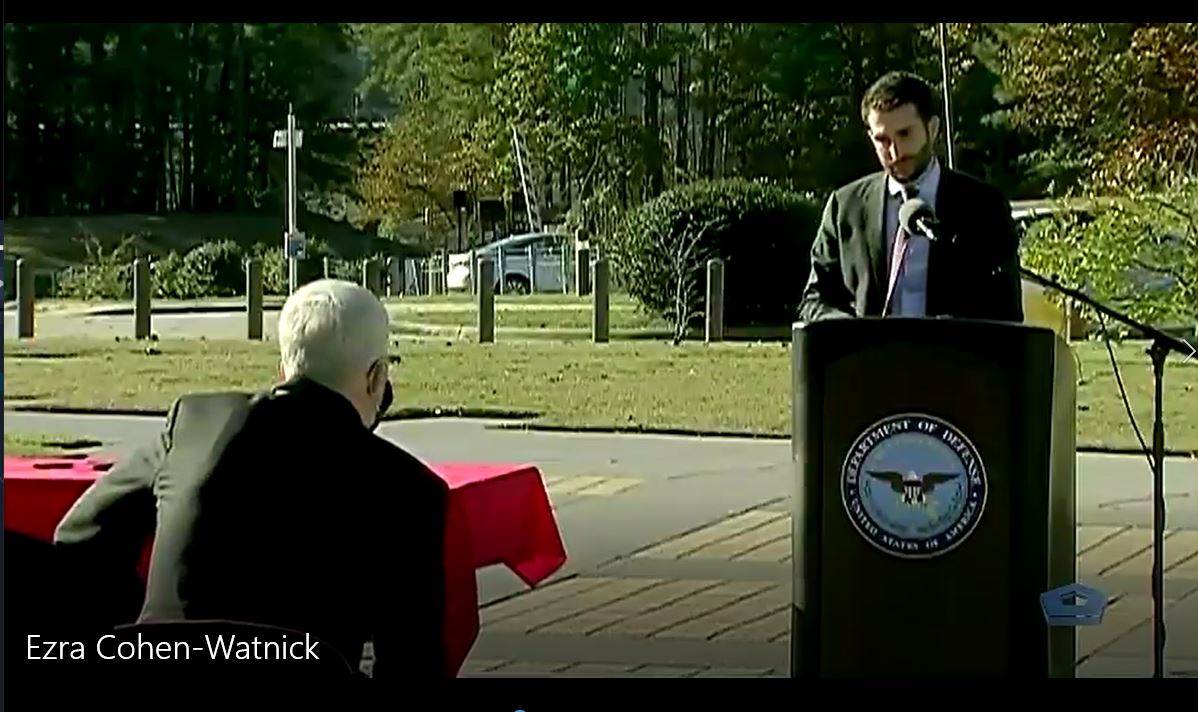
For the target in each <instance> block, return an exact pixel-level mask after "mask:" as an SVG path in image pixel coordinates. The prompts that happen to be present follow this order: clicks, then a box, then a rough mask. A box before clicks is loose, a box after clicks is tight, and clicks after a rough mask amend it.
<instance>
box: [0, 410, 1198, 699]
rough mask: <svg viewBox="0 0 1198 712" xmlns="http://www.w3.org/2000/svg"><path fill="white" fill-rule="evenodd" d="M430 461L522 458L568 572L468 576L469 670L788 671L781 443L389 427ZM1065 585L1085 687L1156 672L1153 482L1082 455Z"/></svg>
mask: <svg viewBox="0 0 1198 712" xmlns="http://www.w3.org/2000/svg"><path fill="white" fill-rule="evenodd" d="M160 423H161V419H159V418H138V417H114V416H54V415H45V414H37V413H5V427H6V428H7V429H8V430H10V431H20V430H25V431H32V432H55V433H64V434H68V433H73V434H78V435H86V436H89V437H97V438H99V439H101V440H104V441H105V442H110V443H112V445H111V446H110V450H111V451H112V452H114V453H120V452H127V451H128V450H129V449H130V448H131V447H133V446H134V445H136V444H137V443H139V442H143V441H145V440H147V439H149V438H151V437H153V435H154V434H155V432H156V431H157V428H158V427H159V425H160ZM379 432H380V434H382V435H384V436H385V437H388V438H391V439H393V440H395V441H396V442H398V443H400V444H402V445H404V446H405V447H407V448H409V449H410V450H411V451H412V452H413V453H414V454H416V455H417V456H419V457H421V458H423V459H425V460H428V461H442V462H444V461H488V462H528V463H533V464H535V465H537V466H538V467H539V468H540V469H541V471H542V472H543V473H544V475H545V479H546V484H547V489H548V491H549V493H550V497H551V499H552V501H553V503H554V506H555V511H556V515H557V518H558V523H559V527H560V529H561V532H562V537H563V539H564V541H565V544H566V548H567V551H568V552H569V556H570V560H569V562H568V563H567V565H566V566H565V567H564V568H563V569H562V570H561V571H560V572H558V573H557V574H556V575H555V576H553V577H551V579H550V580H549V581H547V582H545V583H543V584H542V585H541V586H540V587H538V588H537V589H536V590H532V591H530V590H528V589H527V588H526V587H525V586H524V585H523V584H522V583H521V582H520V581H519V580H518V579H517V578H516V577H515V576H514V575H513V574H512V573H511V572H509V571H506V570H505V569H502V568H491V569H487V570H484V571H480V572H479V577H478V579H479V589H480V605H481V606H482V620H483V631H482V635H481V636H480V639H479V641H478V642H477V644H476V646H475V649H474V651H473V653H472V655H471V658H470V660H469V662H468V664H467V668H466V671H465V673H466V674H468V675H488V676H493V675H558V676H561V675H565V676H575V675H576V676H592V675H600V676H670V677H674V676H725V675H733V676H744V675H749V676H766V677H785V676H786V675H787V674H788V670H789V664H788V636H789V614H788V613H787V609H786V607H787V606H788V605H789V602H790V600H791V599H790V594H791V592H790V560H789V556H790V520H789V507H790V501H789V496H790V491H791V488H792V478H793V469H792V467H791V464H790V444H789V443H788V442H785V441H752V440H741V439H734V438H681V437H668V436H633V435H605V434H598V433H590V434H568V433H544V432H524V431H512V430H496V429H492V428H489V427H488V424H487V423H485V422H480V421H463V420H450V419H445V420H431V421H408V422H392V423H386V424H384V425H383V426H381V427H380V429H379ZM1077 463H1078V472H1077V521H1078V525H1079V527H1078V571H1079V574H1078V578H1079V580H1080V581H1081V582H1083V583H1087V584H1090V585H1094V586H1097V587H1098V588H1099V589H1101V590H1103V591H1105V592H1106V593H1107V594H1108V595H1110V596H1111V597H1112V598H1113V603H1112V605H1111V606H1110V608H1109V610H1108V612H1107V614H1106V616H1105V618H1104V620H1103V623H1102V624H1101V625H1099V626H1095V627H1091V628H1082V629H1080V630H1079V650H1078V660H1079V662H1080V665H1079V668H1078V673H1079V675H1081V676H1083V677H1108V676H1148V675H1150V674H1151V628H1150V626H1149V617H1150V615H1151V610H1152V604H1151V598H1150V586H1149V581H1150V578H1149V576H1150V571H1151V561H1152V554H1151V548H1150V546H1151V532H1150V530H1149V529H1148V527H1150V526H1151V521H1152V514H1151V512H1152V509H1151V497H1150V495H1151V472H1150V471H1149V469H1148V466H1147V463H1146V462H1145V460H1144V458H1143V457H1138V456H1120V455H1088V454H1079V455H1078V458H1077ZM1165 482H1166V499H1167V503H1168V519H1167V522H1168V524H1167V526H1168V531H1167V538H1166V540H1165V549H1164V553H1165V564H1166V568H1167V572H1166V591H1165V593H1166V599H1167V602H1168V609H1167V612H1166V623H1167V627H1168V650H1167V662H1168V667H1167V670H1168V671H1169V673H1170V674H1172V675H1178V676H1181V675H1198V461H1195V460H1189V459H1169V460H1167V462H1166V466H1165Z"/></svg>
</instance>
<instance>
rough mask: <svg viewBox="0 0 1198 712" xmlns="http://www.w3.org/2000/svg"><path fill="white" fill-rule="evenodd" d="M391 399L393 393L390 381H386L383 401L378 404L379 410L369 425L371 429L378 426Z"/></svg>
mask: <svg viewBox="0 0 1198 712" xmlns="http://www.w3.org/2000/svg"><path fill="white" fill-rule="evenodd" d="M393 400H395V393H393V392H392V390H391V381H387V385H386V386H384V387H383V402H382V403H380V404H379V412H378V414H377V415H375V417H374V423H372V424H371V426H370V430H371V431H373V430H374V429H375V428H377V427H379V423H381V422H382V421H383V416H384V415H386V414H387V410H388V409H389V408H390V407H391V402H392V401H393Z"/></svg>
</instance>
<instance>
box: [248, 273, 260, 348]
mask: <svg viewBox="0 0 1198 712" xmlns="http://www.w3.org/2000/svg"><path fill="white" fill-rule="evenodd" d="M245 321H246V324H245V332H246V333H245V335H246V338H248V339H250V340H251V341H261V340H262V261H261V260H254V259H250V260H246V262H245Z"/></svg>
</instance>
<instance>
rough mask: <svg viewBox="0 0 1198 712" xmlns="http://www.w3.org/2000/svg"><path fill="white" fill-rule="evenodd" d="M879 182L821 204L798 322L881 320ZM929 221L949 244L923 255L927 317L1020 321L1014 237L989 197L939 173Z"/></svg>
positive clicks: (883, 242)
mask: <svg viewBox="0 0 1198 712" xmlns="http://www.w3.org/2000/svg"><path fill="white" fill-rule="evenodd" d="M885 198H886V178H885V174H883V173H881V172H879V173H874V174H873V175H869V176H866V177H865V178H861V179H859V180H857V181H854V182H853V183H850V184H848V185H846V186H844V187H842V188H840V189H839V190H837V191H836V192H835V193H833V194H832V196H831V197H830V198H829V199H828V202H827V205H826V206H825V208H824V215H823V220H822V222H821V224H820V227H819V232H818V233H817V235H816V238H815V242H814V243H813V244H812V247H811V272H810V274H809V275H808V278H807V284H806V287H805V289H804V291H803V297H802V301H801V303H800V306H799V314H798V319H799V320H800V321H816V320H818V319H826V318H834V317H851V316H881V315H882V308H883V306H884V304H885V301H886V287H887V285H888V284H889V271H890V252H889V250H888V249H887V242H888V241H887V237H888V236H887V235H885V234H884V230H885V227H884V225H885V213H884V211H885V207H886V200H885ZM936 217H937V218H938V219H939V221H940V222H941V224H942V225H943V226H944V228H945V230H944V232H945V233H947V234H948V235H949V236H950V237H951V238H952V242H951V243H948V244H946V243H945V242H943V241H938V242H933V243H932V244H931V245H930V249H929V253H928V284H927V314H926V315H927V316H929V317H936V316H952V317H958V318H964V319H993V320H998V321H1015V322H1021V321H1023V296H1022V287H1021V283H1020V277H1019V271H1018V267H1019V237H1018V233H1017V232H1016V230H1015V226H1014V222H1013V221H1012V219H1011V208H1010V204H1009V203H1008V202H1007V200H1006V198H1004V197H1003V195H1002V193H1000V192H999V191H998V190H997V189H995V188H994V187H992V186H989V185H987V184H985V183H983V182H981V181H979V180H977V179H976V178H973V177H970V176H968V175H966V174H964V173H960V172H957V171H953V170H949V169H948V168H944V167H942V168H941V175H940V187H939V189H938V191H937V193H936Z"/></svg>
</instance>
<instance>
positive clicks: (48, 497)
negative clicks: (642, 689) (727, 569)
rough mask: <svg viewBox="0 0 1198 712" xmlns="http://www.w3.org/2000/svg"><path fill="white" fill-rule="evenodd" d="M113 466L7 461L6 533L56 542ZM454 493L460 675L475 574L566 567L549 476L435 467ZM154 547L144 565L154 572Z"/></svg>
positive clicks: (449, 572) (450, 640)
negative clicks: (61, 526)
mask: <svg viewBox="0 0 1198 712" xmlns="http://www.w3.org/2000/svg"><path fill="white" fill-rule="evenodd" d="M111 466H112V461H111V460H100V459H92V458H79V459H52V458H19V457H8V456H5V457H4V528H5V530H11V531H16V532H20V533H22V534H26V535H28V536H33V537H36V538H39V539H43V540H46V541H50V540H51V539H52V538H53V536H54V529H55V527H57V526H58V522H59V521H60V520H61V519H62V517H63V515H64V514H66V512H67V510H68V509H70V507H71V505H72V504H74V502H75V500H76V499H78V498H79V496H80V495H82V494H83V492H84V490H86V489H87V488H88V487H89V486H90V485H91V483H92V482H94V481H95V480H96V478H97V477H99V476H101V475H103V474H104V472H105V471H107V470H108V469H109V468H110V467H111ZM429 467H430V468H431V469H432V470H433V471H434V472H436V473H437V474H438V475H440V476H441V478H442V479H444V480H445V481H446V483H448V484H449V487H450V504H449V516H448V522H447V525H446V532H445V570H446V579H447V580H446V606H447V608H448V616H447V630H446V632H445V635H446V645H447V648H448V650H449V657H450V660H449V665H450V669H452V670H454V671H455V672H456V671H459V670H460V669H461V666H462V663H464V662H465V660H466V657H467V656H468V655H469V653H470V648H471V647H472V646H473V645H474V641H475V640H476V639H477V637H478V629H479V621H478V587H477V582H476V580H475V570H476V569H480V568H483V567H486V566H491V565H494V564H502V565H504V566H507V567H508V568H509V569H511V571H512V572H513V573H515V574H516V575H517V576H519V577H520V579H521V580H523V581H524V582H525V583H526V584H528V585H530V586H533V585H536V584H538V583H540V582H541V581H543V580H545V578H547V577H548V576H549V575H551V574H552V573H553V572H554V571H557V570H558V569H559V568H561V566H562V564H564V563H565V561H566V552H565V547H564V546H563V545H562V540H561V535H560V533H559V531H558V528H557V521H556V519H555V517H554V515H553V510H552V508H551V507H550V505H549V496H548V494H547V493H546V492H545V485H544V482H543V481H542V479H541V473H540V472H539V471H538V470H537V468H535V467H533V466H530V465H506V464H494V463H435V464H430V465H429ZM150 544H151V542H147V543H146V548H145V551H144V552H143V557H142V567H141V572H142V575H143V577H144V576H145V573H146V571H147V569H148V564H149V552H150Z"/></svg>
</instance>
